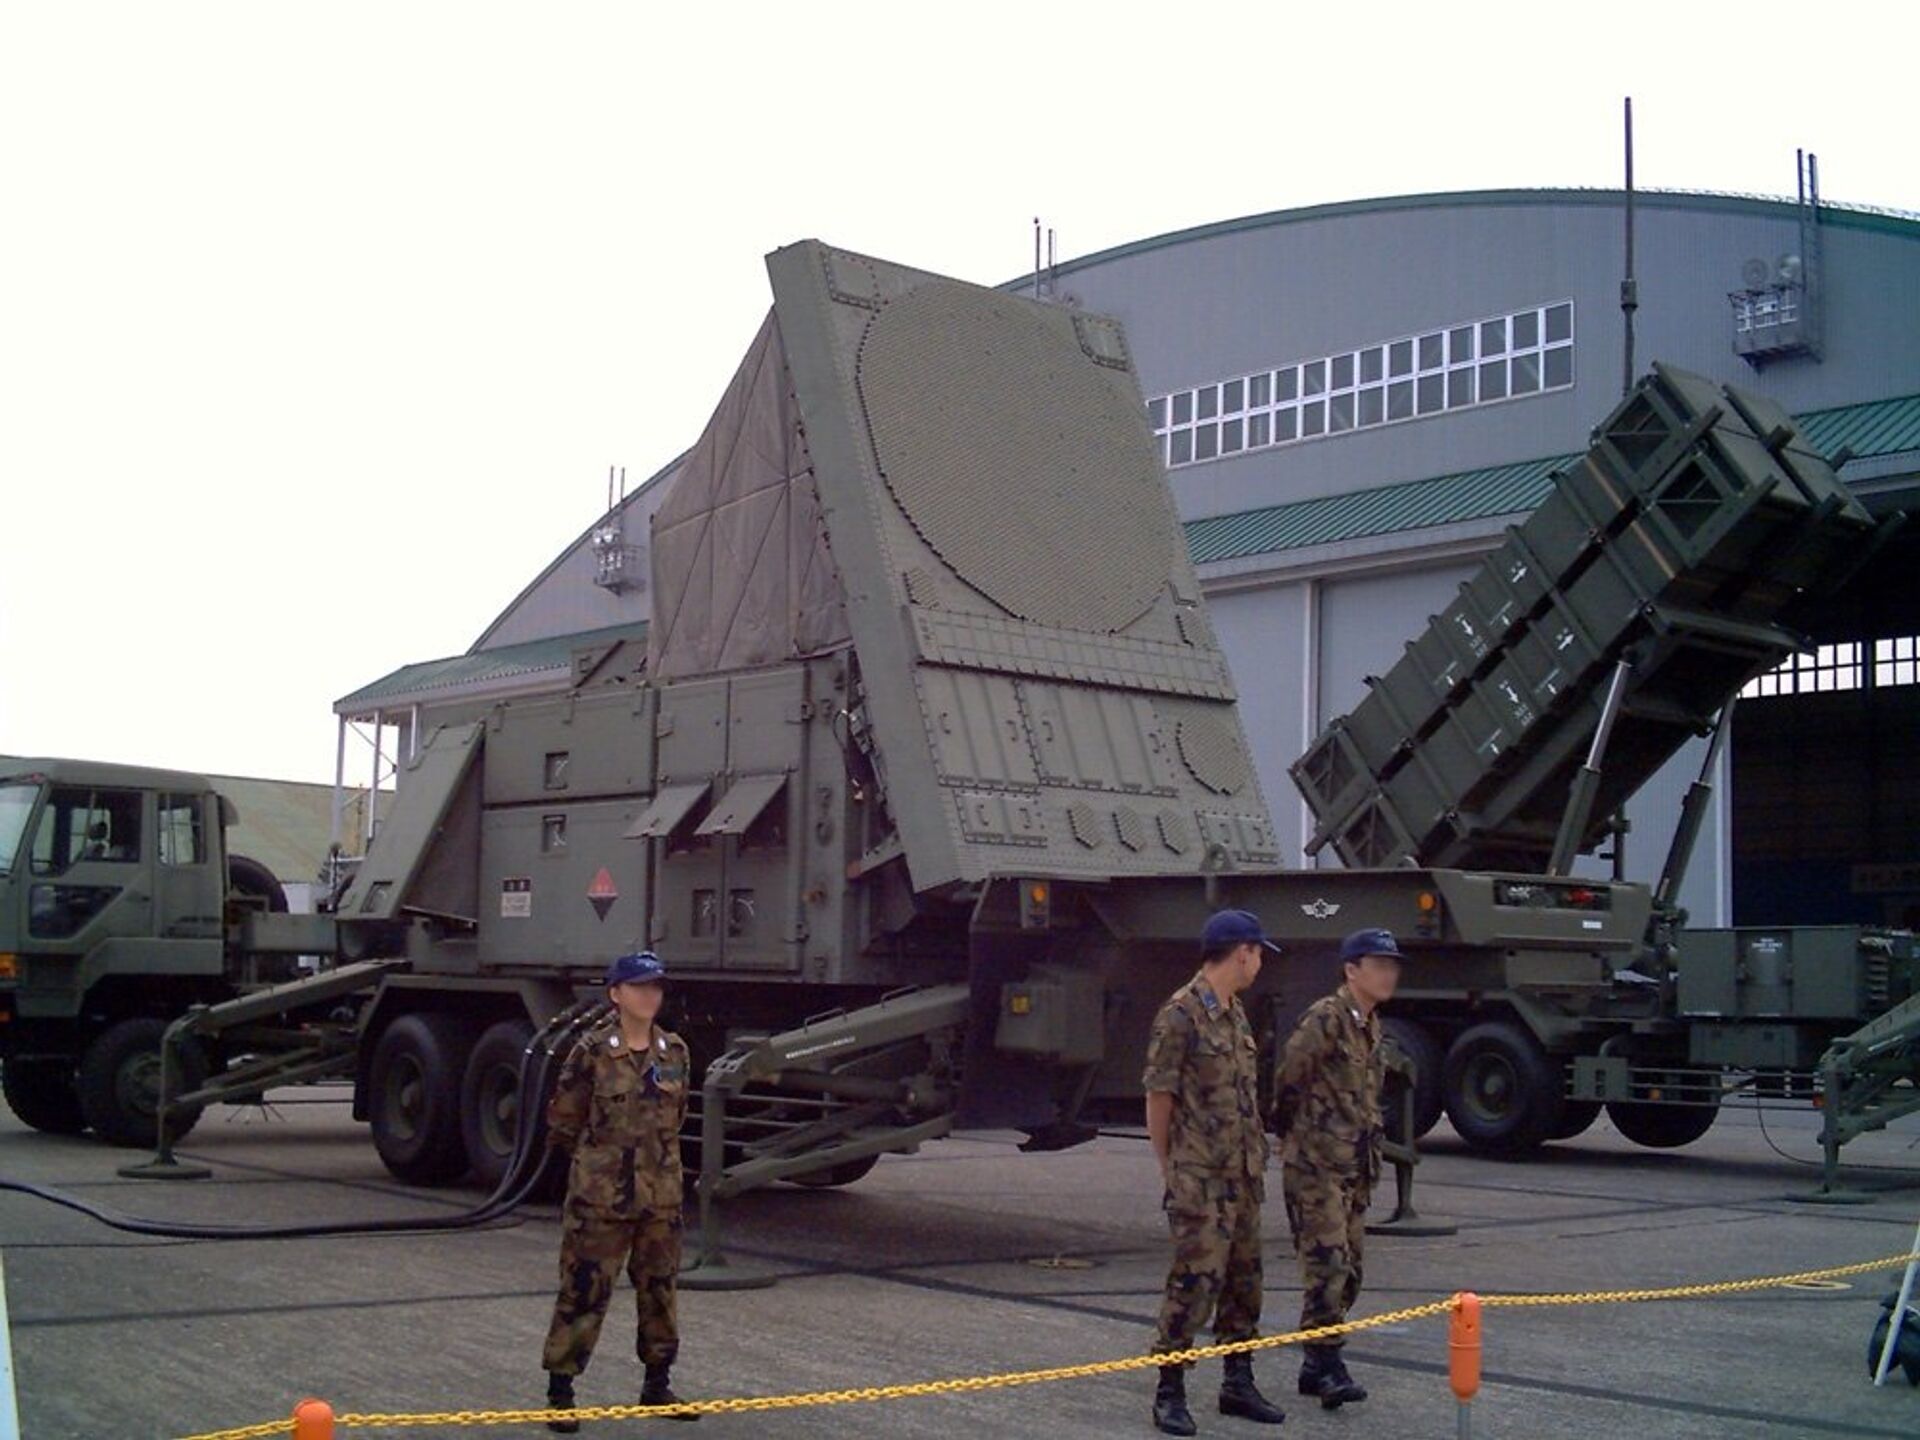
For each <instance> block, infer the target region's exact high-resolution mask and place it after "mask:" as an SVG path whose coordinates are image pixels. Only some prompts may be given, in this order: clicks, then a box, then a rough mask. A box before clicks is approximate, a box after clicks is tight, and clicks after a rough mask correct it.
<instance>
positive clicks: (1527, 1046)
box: [1444, 1020, 1565, 1155]
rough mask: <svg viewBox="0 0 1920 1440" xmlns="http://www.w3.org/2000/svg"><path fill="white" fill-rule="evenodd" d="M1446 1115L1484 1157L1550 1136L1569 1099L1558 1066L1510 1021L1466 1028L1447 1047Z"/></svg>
mask: <svg viewBox="0 0 1920 1440" xmlns="http://www.w3.org/2000/svg"><path fill="white" fill-rule="evenodd" d="M1444 1075H1445V1083H1446V1090H1447V1118H1448V1119H1449V1120H1451V1121H1452V1122H1453V1128H1454V1129H1455V1130H1456V1131H1458V1132H1459V1134H1460V1138H1461V1139H1462V1140H1464V1141H1466V1142H1467V1144H1468V1145H1469V1146H1470V1147H1471V1148H1472V1149H1474V1150H1477V1151H1479V1152H1480V1153H1481V1154H1483V1155H1517V1154H1520V1153H1521V1152H1522V1151H1525V1150H1531V1149H1533V1148H1534V1147H1535V1146H1537V1145H1539V1144H1540V1143H1541V1142H1542V1141H1544V1140H1545V1139H1546V1138H1547V1137H1548V1136H1550V1135H1551V1134H1552V1133H1553V1131H1554V1127H1555V1126H1557V1125H1558V1124H1559V1123H1560V1118H1561V1109H1562V1106H1563V1104H1564V1102H1565V1092H1564V1080H1563V1077H1562V1076H1561V1073H1560V1066H1559V1065H1557V1064H1555V1063H1554V1062H1553V1061H1552V1060H1550V1059H1549V1058H1548V1057H1547V1053H1546V1051H1544V1050H1542V1049H1541V1048H1540V1043H1539V1042H1538V1041H1537V1040H1535V1039H1534V1038H1533V1036H1531V1035H1529V1034H1528V1033H1527V1032H1526V1031H1525V1030H1523V1029H1521V1028H1520V1026H1518V1025H1516V1024H1514V1023H1513V1022H1512V1021H1508V1020H1492V1021H1488V1022H1487V1023H1486V1024H1484V1025H1475V1026H1474V1027H1473V1028H1472V1029H1470V1030H1467V1031H1464V1032H1462V1033H1461V1035H1460V1036H1459V1037H1458V1038H1457V1039H1456V1040H1455V1041H1454V1042H1453V1045H1452V1047H1451V1048H1450V1049H1448V1051H1447V1063H1446V1067H1445V1071H1444Z"/></svg>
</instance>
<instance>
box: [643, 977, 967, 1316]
mask: <svg viewBox="0 0 1920 1440" xmlns="http://www.w3.org/2000/svg"><path fill="white" fill-rule="evenodd" d="M969 1004H970V998H969V991H968V988H967V987H966V986H965V985H940V986H934V987H932V988H929V989H925V990H909V991H904V992H901V993H899V994H894V995H889V996H887V997H886V998H885V999H883V1000H880V1001H878V1002H877V1003H875V1004H872V1005H864V1006H862V1007H860V1008H859V1009H857V1010H851V1011H841V1010H836V1011H830V1012H828V1013H827V1014H824V1015H817V1016H815V1017H813V1018H812V1019H810V1020H808V1021H807V1022H806V1023H805V1024H803V1025H801V1026H800V1027H799V1028H798V1029H794V1030H788V1031H784V1032H783V1033H781V1034H778V1035H771V1036H745V1037H742V1038H741V1039H740V1040H738V1041H736V1042H735V1044H734V1045H733V1047H732V1048H731V1049H729V1050H728V1051H727V1052H726V1053H725V1054H724V1055H721V1056H720V1057H719V1058H718V1059H716V1060H714V1061H713V1063H712V1064H710V1065H708V1066H707V1073H706V1080H705V1083H704V1084H703V1085H702V1087H701V1097H700V1099H701V1111H700V1147H701V1149H700V1181H699V1190H698V1194H699V1203H700V1253H699V1255H698V1257H697V1258H696V1259H695V1260H694V1262H693V1264H692V1265H691V1266H689V1267H688V1268H687V1270H686V1272H685V1273H684V1274H683V1275H682V1277H681V1281H680V1283H681V1284H682V1285H683V1286H685V1287H687V1288H689V1289H696V1290H700V1289H705V1290H722V1289H745V1288H749V1287H752V1286H756V1285H770V1284H772V1283H773V1280H772V1277H771V1276H770V1275H767V1274H765V1273H764V1272H760V1271H756V1270H753V1269H751V1268H748V1267H740V1266H736V1265H733V1264H731V1263H729V1262H728V1260H727V1259H726V1257H725V1256H724V1255H723V1254H722V1253H721V1249H720V1218H719V1213H718V1210H717V1206H716V1202H717V1201H720V1200H723V1199H726V1198H728V1197H730V1196H734V1195H738V1194H740V1193H742V1192H743V1191H747V1190H752V1189H755V1188H757V1187H758V1186H762V1185H771V1184H772V1183H773V1182H774V1181H776V1180H792V1181H796V1182H798V1183H801V1184H813V1185H836V1184H844V1183H846V1182H847V1181H848V1180H851V1179H856V1178H858V1177H859V1176H860V1175H863V1174H865V1173H866V1171H867V1169H868V1168H870V1167H871V1166H872V1164H873V1162H874V1160H875V1159H876V1158H877V1157H879V1156H880V1155H883V1154H888V1153H910V1152H912V1151H913V1150H915V1149H917V1148H918V1147H919V1146H920V1145H921V1143H922V1142H924V1141H927V1140H934V1139H938V1138H939V1137H940V1136H942V1135H945V1134H947V1133H948V1132H949V1131H951V1130H952V1128H953V1110H954V1098H955V1094H956V1090H957V1083H958V1079H959V1075H958V1066H959V1058H960V1054H961V1047H960V1038H961V1029H962V1026H963V1025H964V1023H965V1021H966V1018H967V1010H968V1006H969Z"/></svg>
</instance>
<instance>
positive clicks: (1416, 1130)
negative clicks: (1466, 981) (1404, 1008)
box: [1380, 1015, 1446, 1140]
mask: <svg viewBox="0 0 1920 1440" xmlns="http://www.w3.org/2000/svg"><path fill="white" fill-rule="evenodd" d="M1380 1026H1381V1028H1382V1029H1383V1030H1385V1031H1386V1032H1387V1034H1389V1035H1391V1036H1392V1037H1393V1043H1394V1044H1396V1045H1398V1046H1399V1047H1400V1049H1401V1050H1402V1051H1403V1052H1405V1054H1406V1057H1407V1058H1408V1059H1409V1060H1411V1061H1413V1072H1414V1081H1413V1138H1414V1139H1416V1140H1418V1139H1419V1138H1420V1137H1421V1136H1423V1135H1425V1134H1426V1133H1427V1132H1428V1131H1429V1130H1431V1129H1433V1127H1434V1126H1436V1125H1438V1124H1439V1123H1440V1113H1441V1111H1443V1110H1444V1109H1445V1108H1446V1091H1445V1089H1444V1085H1445V1081H1444V1079H1443V1077H1442V1074H1441V1064H1440V1044H1439V1042H1438V1041H1436V1040H1435V1039H1434V1038H1433V1032H1432V1031H1430V1030H1428V1029H1427V1027H1426V1026H1424V1025H1422V1024H1421V1023H1420V1022H1419V1021H1417V1020H1409V1019H1407V1018H1406V1017H1405V1016H1401V1015H1386V1016H1382V1017H1381V1020H1380ZM1387 1078H1388V1082H1389V1083H1388V1087H1387V1089H1388V1093H1387V1095H1386V1096H1385V1097H1383V1103H1384V1105H1385V1106H1386V1107H1387V1110H1386V1122H1387V1133H1388V1134H1389V1135H1392V1134H1395V1133H1396V1131H1395V1129H1394V1127H1395V1126H1396V1125H1397V1124H1399V1110H1398V1108H1397V1107H1398V1106H1399V1104H1400V1097H1399V1093H1398V1087H1397V1086H1396V1085H1394V1084H1393V1083H1392V1081H1393V1077H1392V1075H1391V1074H1389V1075H1388V1077H1387Z"/></svg>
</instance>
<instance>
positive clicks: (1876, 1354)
mask: <svg viewBox="0 0 1920 1440" xmlns="http://www.w3.org/2000/svg"><path fill="white" fill-rule="evenodd" d="M1899 1298H1900V1297H1899V1295H1898V1294H1897V1293H1896V1294H1893V1295H1889V1296H1888V1297H1887V1298H1886V1299H1884V1300H1882V1301H1881V1302H1880V1307H1881V1308H1880V1318H1879V1319H1878V1320H1876V1321H1874V1322H1873V1335H1872V1336H1871V1337H1870V1338H1869V1339H1868V1341H1867V1374H1868V1375H1877V1374H1879V1373H1880V1352H1881V1351H1882V1350H1883V1349H1885V1348H1886V1344H1887V1330H1888V1328H1889V1327H1890V1326H1891V1325H1892V1324H1893V1303H1894V1301H1896V1300H1897V1299H1899ZM1901 1370H1904V1371H1905V1372H1906V1375H1907V1383H1908V1384H1909V1385H1920V1316H1916V1315H1915V1314H1914V1312H1913V1310H1912V1309H1911V1308H1909V1309H1908V1311H1907V1313H1906V1314H1905V1315H1903V1316H1901V1317H1900V1338H1899V1339H1898V1340H1896V1341H1895V1342H1894V1347H1893V1364H1892V1366H1891V1367H1889V1369H1888V1370H1887V1374H1888V1375H1889V1376H1892V1375H1893V1374H1894V1373H1895V1372H1896V1371H1901Z"/></svg>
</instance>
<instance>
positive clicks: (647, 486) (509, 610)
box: [348, 445, 693, 698]
mask: <svg viewBox="0 0 1920 1440" xmlns="http://www.w3.org/2000/svg"><path fill="white" fill-rule="evenodd" d="M692 453H693V447H692V446H691V445H689V446H688V447H687V448H686V449H685V450H682V451H681V452H680V453H679V454H678V455H676V456H674V457H673V459H671V460H669V461H668V462H667V463H666V464H664V465H662V466H661V467H660V468H659V469H658V470H656V471H654V472H653V474H651V475H649V476H648V477H647V478H646V479H644V480H642V481H641V482H640V483H639V484H638V485H636V486H634V487H633V489H631V490H629V491H628V492H627V493H626V495H625V496H624V497H623V498H622V499H621V501H620V503H619V504H618V505H616V506H614V507H613V509H611V510H609V511H607V512H605V514H602V515H598V516H595V517H594V520H593V523H592V524H591V525H589V526H587V528H586V529H584V530H582V531H581V532H580V533H579V534H578V535H576V536H574V537H573V539H571V540H569V541H568V542H567V543H566V544H565V545H564V546H562V547H561V549H560V553H559V554H558V555H556V556H554V557H553V559H551V560H549V561H548V562H547V563H546V565H545V566H543V567H542V569H541V571H540V573H539V574H538V575H536V576H534V577H533V579H531V580H529V581H528V582H527V583H526V584H525V585H523V586H521V587H520V593H519V594H518V595H515V596H514V597H513V599H511V600H509V601H508V602H507V603H506V606H505V608H504V609H502V610H501V611H500V613H499V614H498V615H496V616H494V617H493V619H492V620H490V621H489V622H488V623H487V628H486V629H484V630H482V631H481V632H480V638H479V639H477V640H475V641H474V642H473V644H471V645H469V646H468V647H467V649H466V652H465V653H467V654H469V655H472V654H474V653H476V652H477V651H480V650H483V649H485V648H486V644H487V640H488V638H489V637H490V636H491V635H492V634H493V632H494V631H496V630H498V629H499V628H500V627H501V626H502V625H504V624H505V623H506V621H507V617H508V616H509V615H511V614H513V612H514V611H515V610H517V609H518V608H519V606H520V602H521V601H522V600H524V599H526V598H527V597H528V596H529V595H531V594H532V593H533V592H534V591H535V590H538V589H539V588H540V586H541V584H542V583H543V582H544V581H545V580H546V579H547V577H548V576H550V575H552V574H553V572H554V571H556V570H558V569H559V568H560V566H561V564H562V563H563V562H564V561H565V560H566V558H567V557H568V556H569V555H571V554H573V552H574V551H575V550H578V549H579V548H580V546H581V544H582V542H584V541H585V540H586V539H587V538H588V537H589V536H591V535H592V534H593V532H594V530H595V529H596V528H598V527H599V526H600V525H603V524H605V523H606V519H607V516H608V515H614V514H617V513H619V512H620V511H623V510H625V509H626V508H627V507H628V506H629V505H631V504H633V502H634V501H636V500H638V499H639V498H640V497H641V496H642V495H644V494H645V493H646V492H647V491H649V490H651V489H652V488H653V487H654V486H655V485H657V484H658V483H659V482H660V481H662V480H664V479H665V478H666V477H667V476H669V475H671V474H672V473H673V472H674V471H675V470H677V469H679V467H680V462H681V461H682V460H685V459H686V458H687V456H688V455H690V454H692ZM610 628H615V629H617V628H619V627H618V626H614V627H610ZM348 698H352V697H351V696H350V697H348Z"/></svg>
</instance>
